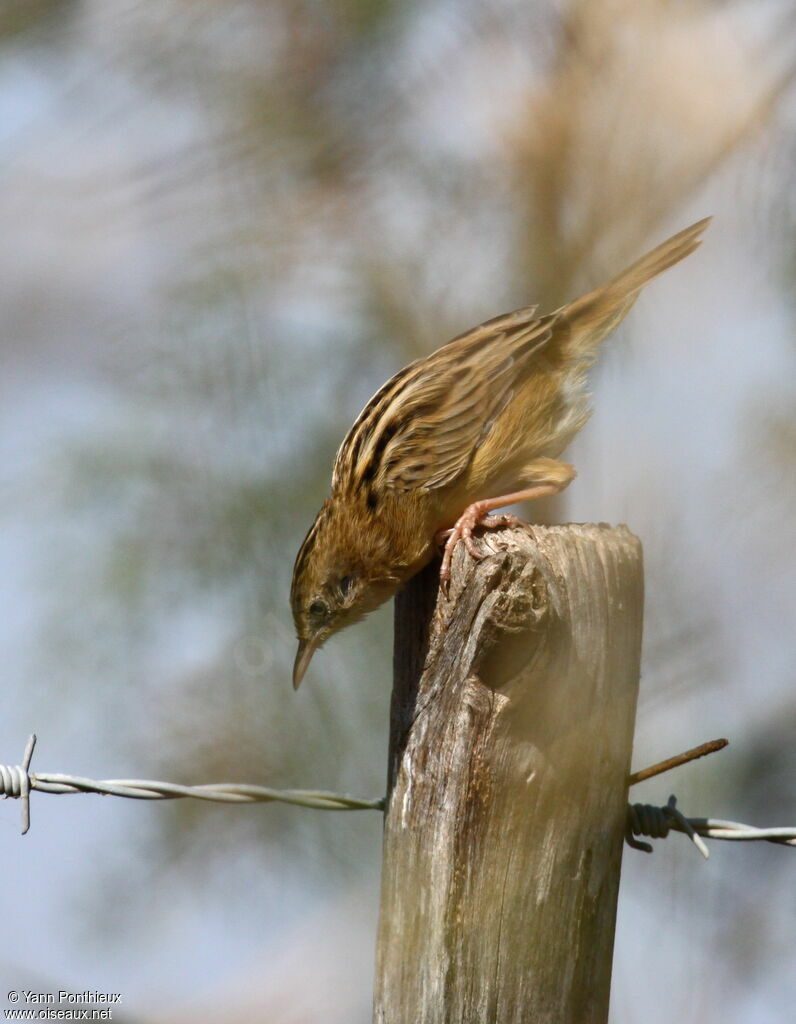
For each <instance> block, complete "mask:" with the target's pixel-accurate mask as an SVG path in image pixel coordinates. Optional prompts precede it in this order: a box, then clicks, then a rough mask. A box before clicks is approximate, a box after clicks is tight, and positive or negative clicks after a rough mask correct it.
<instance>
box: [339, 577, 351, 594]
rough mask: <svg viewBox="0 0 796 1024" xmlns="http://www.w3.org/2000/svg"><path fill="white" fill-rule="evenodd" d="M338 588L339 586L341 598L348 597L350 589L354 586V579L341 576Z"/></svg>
mask: <svg viewBox="0 0 796 1024" xmlns="http://www.w3.org/2000/svg"><path fill="white" fill-rule="evenodd" d="M339 586H340V593H341V594H342V596H343V597H348V594H349V593H350V591H351V588H352V587H353V586H354V577H353V576H343V578H342V579H341V580H340V584H339Z"/></svg>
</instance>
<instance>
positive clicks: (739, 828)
mask: <svg viewBox="0 0 796 1024" xmlns="http://www.w3.org/2000/svg"><path fill="white" fill-rule="evenodd" d="M726 744H727V741H726V740H712V741H711V742H710V743H709V744H702V746H701V747H695V748H694V749H693V750H691V751H686V753H685V754H680V755H677V757H675V758H669V759H667V761H665V762H660V763H659V764H658V765H653V766H652V767H651V768H647V769H644V771H643V772H637V773H636V774H635V775H632V776H630V778H629V780H628V781H629V783H630V784H633V783H634V782H635V781H638V780H639V777H643V778H649V777H651V775H654V774H660V772H662V771H665V770H668V769H669V768H670V767H672V766H674V765H679V764H683V763H685V761H687V760H693V759H694V758H696V757H701V756H704V754H705V753H711V752H713V751H715V750H719V749H722V745H723V746H726ZM35 747H36V736H35V734H34V735H31V736H30V738H29V739H28V742H27V745H26V747H25V753H24V755H23V758H22V763H21V764H18V765H0V796H1V797H2V798H3V799H6V798H9V797H10V798H12V799H18V800H19V801H20V802H21V809H22V835H25V834H26V833H27V831H28V830H29V829H30V794H31V793H32V792H34V791H38V792H40V793H56V794H64V793H96V794H99V795H100V796H121V797H127V798H128V799H131V800H179V799H182V798H185V797H191V798H193V799H196V800H210V801H212V802H214V803H227V804H230V803H232V804H254V803H283V804H293V805H295V806H298V807H311V808H314V809H315V810H321V811H383V810H384V807H385V803H386V800H385V798H384V797H378V798H374V799H367V798H361V797H355V796H349V795H348V794H347V793H330V792H327V791H325V790H315V789H271V788H270V787H268V786H254V785H251V784H248V783H212V784H207V785H199V786H182V785H179V784H178V783H174V782H155V781H152V780H150V779H104V780H99V781H98V780H96V779H87V778H83V777H81V776H79V775H65V774H63V773H61V772H32V771H31V770H30V762H31V759H32V757H33V751H34V749H35ZM670 831H676V832H683V833H685V834H686V835H687V836H688V837H689V838H690V839H691V841H692V842H693V843H694V845H695V846H696V847H697V849H698V850H699V852H700V853H701V854H702V856H703V857H706V858H707V857H708V856H709V852H708V848H707V846H706V845H705V843H704V842H703V841H702V837H704V838H706V839H734V840H741V841H749V840H760V839H762V840H765V841H766V842H769V843H781V844H784V845H786V846H796V826H795V827H785V828H756V827H755V826H753V825H744V824H742V823H741V822H737V821H725V820H723V819H719V818H687V817H685V815H684V814H682V812H681V811H680V810H679V809H678V808H677V800H676V798H675V797H674V796H670V797H669V802H668V804H666V806H665V807H655V806H654V805H652V804H628V808H627V826H626V830H625V840H626V841H627V843H628V845H629V846H632V847H633V849H635V850H643V851H644V852H645V853H652V846H651V845H650V843H645V842H641V841H640V840H638V839H636V838H635V836H647V837H649V838H651V839H664V838H666V836H667V835H668V834H669V832H670Z"/></svg>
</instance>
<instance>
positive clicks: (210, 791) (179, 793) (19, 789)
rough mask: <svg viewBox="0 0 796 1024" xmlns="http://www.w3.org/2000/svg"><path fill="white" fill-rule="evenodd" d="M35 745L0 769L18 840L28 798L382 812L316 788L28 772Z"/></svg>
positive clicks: (376, 804) (379, 804)
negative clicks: (14, 810) (87, 796)
mask: <svg viewBox="0 0 796 1024" xmlns="http://www.w3.org/2000/svg"><path fill="white" fill-rule="evenodd" d="M35 746H36V737H35V735H33V736H31V737H30V739H29V740H28V744H27V747H26V748H25V756H24V757H23V759H22V764H21V765H15V766H13V767H7V766H4V765H0V796H2V797H3V798H4V799H5V798H6V797H15V798H18V799H20V800H21V801H22V835H25V833H26V832H27V831H28V829H29V828H30V793H31V792H32V791H33V790H38V791H39V792H40V793H99V794H100V795H102V796H124V797H128V798H130V799H132V800H178V799H180V798H182V797H193V798H195V799H197V800H211V801H213V802H215V803H231V804H254V803H274V802H278V803H283V804H296V805H298V806H299V807H314V808H315V809H317V810H322V811H381V810H384V798H383V797H380V798H379V799H374V800H368V799H362V798H360V797H355V796H348V795H347V794H345V793H328V792H326V791H324V790H315V789H270V788H269V787H268V786H252V785H248V784H245V783H215V784H212V785H204V786H180V785H178V784H176V783H174V782H153V781H151V780H149V779H105V780H103V781H99V782H98V781H96V780H94V779H85V778H81V777H80V776H78V775H63V774H61V773H60V772H32V771H30V761H31V758H32V756H33V749H34V747H35Z"/></svg>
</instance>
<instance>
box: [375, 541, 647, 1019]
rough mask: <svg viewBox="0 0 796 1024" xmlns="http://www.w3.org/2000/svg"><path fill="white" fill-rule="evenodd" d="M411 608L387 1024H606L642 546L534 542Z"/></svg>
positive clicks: (422, 583)
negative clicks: (443, 593)
mask: <svg viewBox="0 0 796 1024" xmlns="http://www.w3.org/2000/svg"><path fill="white" fill-rule="evenodd" d="M480 545H481V547H482V550H483V551H484V552H485V554H486V555H487V557H485V558H484V560H483V561H481V562H478V563H476V562H473V560H472V559H470V558H468V557H466V555H465V552H464V550H463V545H459V547H458V548H457V551H456V556H455V559H454V567H453V578H452V581H451V589H450V597H449V599H445V598H444V597H443V596H440V595H439V593H438V586H437V573H438V568H439V566H438V563H434V564H432V565H431V566H429V567H428V568H427V569H426V570H425V571H424V572H423V573H421V574H419V575H418V576H417V577H415V578H414V579H413V580H412V581H411V582H410V583H409V585H408V587H407V588H406V589H405V590H404V591H403V592H402V593H401V594H400V595H399V596H398V598H397V599H396V610H395V681H394V690H393V699H392V710H391V730H390V732H391V736H390V755H389V757H390V763H389V778H388V787H389V788H388V806H387V811H386V815H385V829H384V856H383V874H382V896H381V911H380V921H379V936H378V951H377V968H376V993H375V1003H374V1021H376V1022H378V1024H443V1022H445V1024H453V1022H457V1024H458V1022H461V1024H481V1022H495V1024H520V1022H521V1024H531V1022H532V1024H542V1022H544V1024H570V1022H572V1024H596V1022H604V1021H606V1020H607V1016H608V995H609V989H610V975H611V958H612V950H613V936H614V925H615V918H616V899H617V891H618V887H619V872H620V864H621V857H622V839H623V832H624V823H625V811H626V801H627V788H626V781H625V780H626V777H627V773H628V771H629V768H630V755H631V747H632V736H633V725H634V720H635V708H636V697H637V692H638V678H639V658H640V647H641V627H642V604H643V580H642V566H641V546H640V544H639V542H638V540H637V539H636V538H635V537H634V536H633V535H632V534H631V533H630V532H629V531H628V530H627V529H625V528H624V527H618V528H609V527H607V526H604V525H599V526H596V525H567V526H553V527H542V526H532V527H527V528H517V529H512V530H500V531H494V532H490V533H486V534H484V536H482V537H481V539H480Z"/></svg>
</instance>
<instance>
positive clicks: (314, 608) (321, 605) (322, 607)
mask: <svg viewBox="0 0 796 1024" xmlns="http://www.w3.org/2000/svg"><path fill="white" fill-rule="evenodd" d="M309 612H310V618H311V619H316V620H318V621H322V620H323V619H325V618H326V616H327V615H328V614H329V605H328V604H327V603H326V602H325V601H322V600H321V599H320V598H319V597H316V598H315V600H314V601H313V602H312V604H311V605H310V607H309Z"/></svg>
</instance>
